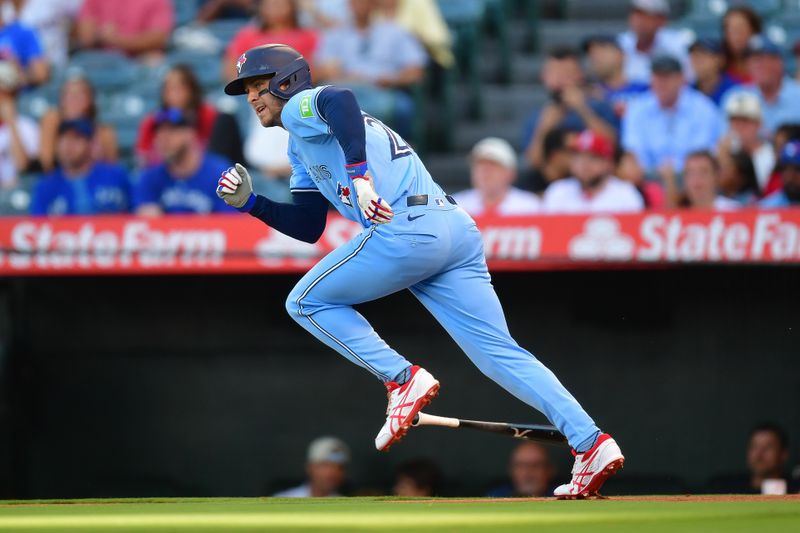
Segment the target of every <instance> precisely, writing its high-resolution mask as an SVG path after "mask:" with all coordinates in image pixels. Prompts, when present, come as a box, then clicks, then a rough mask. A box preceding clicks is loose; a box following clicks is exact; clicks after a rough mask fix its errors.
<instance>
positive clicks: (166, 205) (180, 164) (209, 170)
mask: <svg viewBox="0 0 800 533" xmlns="http://www.w3.org/2000/svg"><path fill="white" fill-rule="evenodd" d="M155 128H156V133H155V146H156V149H157V150H158V153H159V156H160V157H161V159H162V160H163V163H159V164H156V165H153V166H151V167H148V168H146V169H145V170H144V171H143V172H142V174H141V176H140V177H139V180H138V182H137V183H136V184H135V186H134V204H135V206H136V212H137V214H139V215H143V216H159V215H162V214H165V213H166V214H179V213H198V214H208V213H216V212H235V210H234V209H233V208H232V207H229V206H228V205H227V204H225V202H223V201H222V200H220V199H219V198H218V197H217V195H216V193H215V192H214V191H215V190H216V187H217V180H219V176H220V175H221V174H222V173H223V172H225V170H227V169H228V168H230V167H231V166H232V165H231V163H230V162H229V161H228V160H226V159H223V158H222V157H220V156H218V155H215V154H211V153H208V152H204V151H203V149H202V148H201V147H200V143H199V140H198V136H197V122H196V118H195V117H194V116H192V115H189V114H188V113H186V112H185V111H182V110H180V109H176V108H170V109H165V110H163V111H161V112H159V113H158V115H157V116H156V119H155Z"/></svg>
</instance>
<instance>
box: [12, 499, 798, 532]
mask: <svg viewBox="0 0 800 533" xmlns="http://www.w3.org/2000/svg"><path fill="white" fill-rule="evenodd" d="M325 530H328V531H381V532H384V533H385V532H387V531H393V532H394V531H398V532H405V531H409V532H423V531H425V532H436V533H442V532H456V531H457V532H462V531H463V532H496V531H527V532H530V531H535V532H536V533H543V532H550V531H555V532H558V533H573V532H580V533H586V532H587V531H590V532H592V533H598V532H611V531H613V532H615V533H620V532H637V533H638V532H648V533H650V532H656V533H659V532H668V531H669V532H672V531H680V532H681V533H685V532H703V533H712V532H716V531H719V532H723V531H724V532H726V533H728V532H745V531H747V532H751V531H755V532H757V533H770V532H781V533H783V532H789V531H800V499H797V498H794V499H780V498H779V499H775V500H771V501H749V500H738V501H702V500H701V501H680V500H675V501H637V500H632V499H609V500H591V501H555V500H549V501H544V500H537V501H514V500H508V501H481V500H475V501H459V500H447V499H440V500H433V501H432V500H402V499H392V498H347V499H345V498H342V499H318V500H290V499H256V498H209V499H144V500H143V499H137V500H64V501H58V500H42V501H37V502H31V501H26V502H0V531H14V532H27V531H34V532H56V531H58V532H62V531H68V532H84V531H89V532H91V531H94V532H100V531H103V532H105V531H113V532H133V531H147V532H162V531H183V532H194V531H199V532H210V531H237V532H238V531H288V532H312V531H313V532H317V531H325Z"/></svg>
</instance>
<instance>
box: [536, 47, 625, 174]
mask: <svg viewBox="0 0 800 533" xmlns="http://www.w3.org/2000/svg"><path fill="white" fill-rule="evenodd" d="M542 83H543V84H544V86H545V88H546V89H547V90H548V91H549V92H550V101H549V102H547V104H545V106H544V107H543V108H541V109H538V110H536V111H534V112H533V113H531V115H530V116H529V117H528V120H527V121H526V123H525V126H524V129H523V144H522V146H525V147H526V148H525V159H526V161H527V163H528V165H529V166H530V167H531V168H534V169H540V168H541V166H542V164H543V163H544V140H545V138H546V137H547V134H548V133H550V132H551V131H553V130H554V129H558V128H562V129H570V130H578V131H582V130H584V129H591V130H593V131H595V132H596V133H598V134H600V135H603V136H604V137H608V138H609V139H616V138H617V135H618V130H619V118H618V117H617V116H616V115H615V114H614V110H613V109H612V108H611V105H610V104H608V103H606V102H604V101H603V100H600V99H598V98H595V97H594V96H593V95H592V93H591V90H590V87H589V85H587V83H586V79H585V76H584V73H583V68H582V66H581V58H580V54H579V52H578V50H576V49H574V48H571V47H563V46H562V47H557V48H553V49H551V50H550V51H549V53H548V54H547V58H546V59H545V62H544V65H543V66H542Z"/></svg>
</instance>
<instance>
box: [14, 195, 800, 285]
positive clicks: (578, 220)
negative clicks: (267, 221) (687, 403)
mask: <svg viewBox="0 0 800 533" xmlns="http://www.w3.org/2000/svg"><path fill="white" fill-rule="evenodd" d="M477 222H478V225H479V226H480V228H481V231H482V233H483V239H484V242H485V248H486V255H487V257H488V259H489V266H490V269H492V270H494V271H502V270H542V269H565V268H566V269H569V268H586V267H591V268H603V267H619V266H634V267H635V266H647V265H654V264H660V265H669V264H677V263H686V262H710V263H750V264H752V263H756V264H758V263H764V264H775V263H783V264H786V263H795V264H797V263H800V209H786V210H775V211H756V210H742V211H730V212H712V211H704V212H703V211H651V212H646V213H642V214H635V215H591V216H585V215H580V216H530V217H510V218H490V217H485V218H480V219H477ZM360 230H361V228H360V227H359V226H358V225H357V224H355V223H353V222H350V221H348V220H346V219H344V218H342V217H341V216H339V215H335V214H331V215H330V217H329V221H328V226H327V229H326V230H325V233H324V235H323V236H322V238H321V239H320V240H319V242H317V243H316V244H306V243H302V242H298V241H295V240H293V239H291V238H289V237H286V236H285V235H282V234H280V233H279V232H277V231H275V230H273V229H271V228H269V227H267V226H265V225H263V224H262V223H261V222H259V221H257V220H255V219H253V218H251V217H247V216H236V215H215V216H168V217H163V218H156V219H146V218H138V217H128V216H109V217H91V218H89V217H86V218H84V217H65V218H32V217H25V218H21V217H19V218H3V219H0V275H3V276H28V275H41V274H54V275H80V274H200V273H203V274H207V273H219V274H229V273H251V274H252V273H273V272H304V271H306V270H307V269H308V268H309V267H310V266H311V265H313V264H314V263H315V262H316V261H317V260H318V259H319V258H320V257H322V256H323V255H324V254H326V253H328V252H329V251H330V250H332V249H334V248H336V247H337V246H339V245H341V244H342V243H344V242H346V241H347V240H348V239H350V238H352V237H353V236H354V235H357V234H358V232H359V231H360Z"/></svg>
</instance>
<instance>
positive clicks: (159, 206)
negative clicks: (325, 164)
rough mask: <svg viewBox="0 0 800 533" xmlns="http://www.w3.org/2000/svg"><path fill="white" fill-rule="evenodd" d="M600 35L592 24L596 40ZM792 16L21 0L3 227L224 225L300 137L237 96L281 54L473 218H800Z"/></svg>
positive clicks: (574, 7)
mask: <svg viewBox="0 0 800 533" xmlns="http://www.w3.org/2000/svg"><path fill="white" fill-rule="evenodd" d="M587 22H589V23H588V24H587ZM797 22H800V2H797V1H795V0H750V1H733V0H731V1H726V0H673V1H668V0H614V1H609V2H603V8H602V12H601V11H600V8H599V6H598V5H597V3H596V2H589V1H583V0H527V1H526V0H457V1H456V0H141V1H137V2H125V3H119V2H113V1H111V0H5V1H3V2H2V5H1V7H0V214H11V215H13V214H16V215H20V214H28V213H30V214H35V215H51V216H52V215H70V214H101V213H138V214H141V215H150V216H157V215H160V214H164V213H201V214H202V213H211V212H217V211H226V210H227V208H226V206H225V205H224V204H222V203H221V202H220V201H218V199H217V198H216V196H215V195H214V186H215V185H214V184H215V183H216V180H217V178H218V176H219V174H220V173H221V172H222V171H223V170H224V169H226V168H227V167H229V166H231V164H232V162H244V163H245V164H246V165H248V166H249V167H250V168H252V169H254V170H255V173H256V174H257V176H258V179H257V189H258V192H261V193H262V194H265V195H267V196H270V197H272V198H273V199H278V200H281V199H288V197H289V195H288V189H287V178H288V175H289V174H290V167H289V165H288V160H287V158H286V153H285V152H286V146H287V142H288V140H287V134H286V132H285V131H283V130H282V129H280V128H270V129H264V128H261V127H260V126H259V125H258V123H257V121H256V120H255V119H254V117H253V116H252V115H253V114H252V112H251V111H250V110H249V109H248V108H247V106H246V102H245V101H244V99H242V98H240V99H235V98H232V97H228V96H226V95H224V93H223V92H222V90H221V87H222V85H223V84H224V82H225V81H226V80H228V79H230V78H231V77H233V76H234V74H235V64H236V59H237V58H238V57H239V56H240V55H241V54H242V53H243V52H244V51H245V50H247V49H249V48H251V47H253V46H257V45H259V44H264V43H270V42H281V43H286V44H289V45H291V46H293V47H295V48H297V49H298V50H299V51H300V52H301V53H303V55H304V56H305V57H306V58H308V59H309V60H310V62H311V63H312V70H313V74H314V81H315V83H319V84H322V83H335V84H341V85H346V86H348V87H350V88H352V89H353V91H354V92H355V93H356V95H357V97H358V100H359V102H360V103H361V105H362V107H363V108H364V109H365V110H366V111H368V112H369V113H371V114H373V115H374V116H377V117H378V118H381V119H382V120H384V121H385V122H387V123H388V124H390V125H391V126H392V127H394V128H395V129H396V130H397V131H398V132H399V133H401V135H403V136H404V137H406V138H407V139H408V140H409V141H411V142H412V144H413V145H414V146H415V147H416V148H417V150H418V151H419V152H420V153H421V154H422V155H423V159H424V160H425V162H426V163H427V165H428V167H429V169H430V170H431V173H432V174H433V175H434V178H435V179H437V180H438V181H439V182H440V183H441V184H442V185H443V186H444V187H445V188H446V190H448V192H451V193H456V192H458V191H462V192H460V193H459V194H457V196H456V198H457V199H458V200H459V202H460V203H461V204H462V205H463V206H464V207H465V208H466V209H467V210H468V211H469V212H470V213H472V214H474V215H481V214H494V215H499V216H503V215H519V214H536V213H580V212H598V211H602V212H633V211H640V210H643V209H658V208H671V207H680V208H699V209H716V210H730V209H737V208H741V207H750V206H761V207H765V208H776V207H786V206H791V205H796V204H800V84H799V82H798V81H796V80H795V78H794V77H793V71H794V70H795V68H794V65H795V55H796V54H800V42H795V41H796V39H798V38H800V25H798V24H796V23H797Z"/></svg>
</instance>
